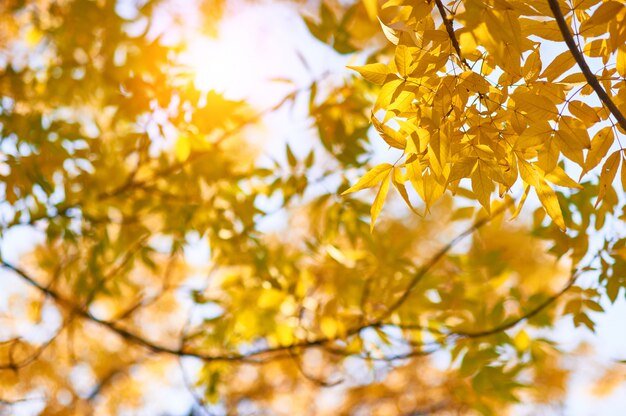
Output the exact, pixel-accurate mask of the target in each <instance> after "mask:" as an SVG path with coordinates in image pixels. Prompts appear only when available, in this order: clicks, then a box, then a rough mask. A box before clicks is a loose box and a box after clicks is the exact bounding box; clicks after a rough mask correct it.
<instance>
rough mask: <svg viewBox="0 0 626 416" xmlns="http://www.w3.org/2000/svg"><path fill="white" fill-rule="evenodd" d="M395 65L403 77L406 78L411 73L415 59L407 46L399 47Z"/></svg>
mask: <svg viewBox="0 0 626 416" xmlns="http://www.w3.org/2000/svg"><path fill="white" fill-rule="evenodd" d="M394 60H395V63H396V68H398V73H399V74H400V75H401V76H402V77H406V76H407V75H409V74H410V73H411V69H410V68H411V64H412V63H413V57H412V56H411V51H410V49H409V47H408V46H406V45H398V46H397V47H396V52H395V58H394Z"/></svg>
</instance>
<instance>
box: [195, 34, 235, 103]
mask: <svg viewBox="0 0 626 416" xmlns="http://www.w3.org/2000/svg"><path fill="white" fill-rule="evenodd" d="M234 46H235V45H229V42H225V41H223V40H222V41H220V40H213V39H209V38H206V37H198V38H196V39H195V40H194V41H193V42H192V43H191V44H190V45H189V48H188V56H187V57H186V59H185V60H186V61H187V60H188V62H186V64H187V65H189V66H190V68H191V70H192V72H193V76H194V83H195V86H196V88H197V89H199V90H201V91H208V90H216V91H219V92H222V93H234V94H237V92H238V91H236V90H237V80H238V79H240V78H241V77H242V76H244V74H243V73H242V72H243V71H242V68H244V67H245V64H244V63H243V62H241V60H242V59H241V55H240V54H239V53H233V52H232V49H237V48H234Z"/></svg>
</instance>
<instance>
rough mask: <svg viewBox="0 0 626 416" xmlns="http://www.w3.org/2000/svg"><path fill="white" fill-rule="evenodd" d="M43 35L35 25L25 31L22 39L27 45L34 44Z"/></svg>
mask: <svg viewBox="0 0 626 416" xmlns="http://www.w3.org/2000/svg"><path fill="white" fill-rule="evenodd" d="M42 37H43V33H41V31H40V30H39V29H37V28H35V27H31V28H30V29H29V30H28V32H26V36H25V38H24V40H25V41H26V44H27V45H28V46H31V47H32V46H35V45H37V44H38V43H39V41H40V40H41V38H42Z"/></svg>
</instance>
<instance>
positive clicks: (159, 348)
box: [0, 200, 512, 364]
mask: <svg viewBox="0 0 626 416" xmlns="http://www.w3.org/2000/svg"><path fill="white" fill-rule="evenodd" d="M511 203H512V200H509V201H507V202H505V203H504V204H503V205H502V206H500V207H499V208H498V209H496V210H495V211H494V212H493V213H492V215H491V216H487V217H484V218H482V219H480V220H478V221H476V222H475V223H474V224H472V226H471V227H469V228H468V229H466V230H465V231H463V232H462V233H460V234H459V235H457V236H456V237H455V238H453V239H452V240H451V241H450V242H449V243H448V244H446V245H445V246H444V247H443V248H441V249H440V250H439V251H438V252H437V253H435V255H434V256H433V257H431V259H430V260H429V261H428V262H427V263H426V264H425V265H424V266H423V267H422V268H420V270H419V271H418V272H417V273H416V274H415V275H414V276H413V278H412V279H411V281H410V282H409V285H408V286H407V288H406V289H405V291H404V292H403V293H402V295H401V296H400V298H399V299H397V300H396V301H395V302H394V303H393V304H392V305H391V307H390V308H389V309H388V310H387V311H386V312H385V313H384V314H383V315H382V316H380V317H379V318H378V319H376V320H374V321H371V322H369V323H366V324H362V325H359V326H357V327H354V328H352V329H350V330H348V331H347V332H346V334H345V335H346V336H351V335H356V334H358V333H360V332H361V331H363V330H364V329H367V328H374V327H380V326H381V324H382V322H383V321H384V320H385V319H386V318H387V317H389V316H390V315H391V314H392V313H393V312H394V311H395V310H396V309H397V308H399V307H400V306H401V305H402V304H403V303H404V302H405V301H406V300H407V299H408V298H409V296H410V294H411V292H412V291H413V289H415V287H416V286H417V284H418V283H419V282H420V280H421V279H422V278H423V277H424V276H425V275H426V274H427V273H428V272H429V271H430V270H431V269H432V268H433V267H434V266H435V265H436V264H437V262H438V261H439V260H440V259H441V258H443V257H444V256H445V255H446V254H447V253H448V252H449V251H450V250H451V249H452V248H453V247H454V246H455V245H456V244H458V243H459V242H460V241H461V240H463V239H464V238H465V237H467V236H468V235H470V234H472V233H473V232H474V231H476V230H477V229H479V228H481V227H483V226H484V225H486V224H487V223H489V222H490V221H491V219H492V218H494V217H495V216H497V215H499V214H501V213H503V212H504V211H505V210H506V209H507V207H508V206H509V205H511ZM0 266H2V267H5V268H7V269H9V270H11V271H13V272H14V273H16V274H17V275H18V276H20V277H21V278H22V279H23V280H24V281H26V282H27V283H28V284H29V285H31V286H33V287H34V288H36V289H37V290H39V291H40V292H42V293H44V294H45V295H46V296H49V297H50V298H52V299H54V300H55V301H56V302H57V303H58V304H59V305H61V306H64V307H66V308H68V309H69V310H70V311H71V312H72V313H74V314H75V315H76V316H79V317H81V318H83V319H86V320H88V321H91V322H93V323H96V324H98V325H100V326H103V327H105V328H107V329H109V330H110V331H112V332H115V333H116V334H118V335H119V336H120V337H122V338H124V339H125V340H127V341H129V342H131V343H133V344H136V345H139V346H142V347H144V348H147V349H148V350H150V351H152V352H155V353H164V354H170V355H173V356H178V357H194V358H198V359H201V360H203V361H207V362H208V361H233V362H234V361H240V362H248V363H251V364H260V363H263V362H265V361H264V360H255V359H254V358H255V357H260V356H263V355H268V354H276V353H286V354H287V355H286V356H285V358H288V357H290V356H291V354H292V353H293V351H294V350H296V349H299V348H311V347H319V346H323V345H325V344H328V343H331V342H334V341H338V340H339V339H340V338H329V337H320V338H316V339H312V340H304V341H300V342H296V343H292V344H289V345H283V346H278V347H268V348H263V349H259V350H256V351H252V352H249V353H245V354H240V353H234V354H217V355H211V354H207V353H202V352H198V351H190V350H186V349H185V348H184V347H180V348H171V347H167V346H164V345H160V344H157V343H155V342H153V341H150V340H148V339H146V338H144V337H142V336H141V335H138V334H136V333H134V332H131V331H129V330H127V329H125V328H123V327H121V326H119V324H117V323H115V322H112V321H108V320H104V319H100V318H98V317H96V316H94V315H93V314H92V313H90V312H89V311H88V310H87V309H86V308H83V307H80V306H79V305H76V304H75V303H73V302H72V301H70V300H68V299H66V298H65V297H63V296H62V295H61V294H59V293H58V292H56V291H55V290H54V289H52V288H49V287H46V286H43V285H41V284H40V283H39V282H37V281H36V280H35V279H33V278H32V277H31V276H29V275H28V274H27V273H26V272H25V271H23V270H22V269H20V268H19V267H17V266H13V265H12V264H9V263H7V262H6V261H4V260H0ZM415 353H419V354H424V353H430V352H426V351H419V352H412V354H413V355H414V354H415ZM394 359H395V358H394Z"/></svg>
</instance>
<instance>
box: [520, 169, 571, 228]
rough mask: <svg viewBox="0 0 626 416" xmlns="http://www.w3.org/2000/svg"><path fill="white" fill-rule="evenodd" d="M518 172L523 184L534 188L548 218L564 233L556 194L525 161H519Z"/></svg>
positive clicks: (561, 214) (563, 221)
mask: <svg viewBox="0 0 626 416" xmlns="http://www.w3.org/2000/svg"><path fill="white" fill-rule="evenodd" d="M519 172H520V175H521V177H522V179H523V180H524V182H526V183H527V184H528V185H530V186H532V187H533V188H535V192H536V193H537V197H539V201H540V202H541V205H543V208H544V209H545V210H546V212H547V213H548V215H549V216H550V218H552V221H554V223H555V224H556V225H557V226H558V227H559V228H560V229H561V230H563V231H565V220H564V219H563V213H562V212H561V207H560V206H559V200H558V198H557V196H556V192H554V190H553V189H552V188H551V187H550V186H549V185H548V184H547V183H546V181H545V180H544V179H543V178H542V177H541V176H540V173H539V172H538V171H537V169H536V168H535V166H533V165H531V164H530V163H528V162H526V161H525V160H522V159H519Z"/></svg>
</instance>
